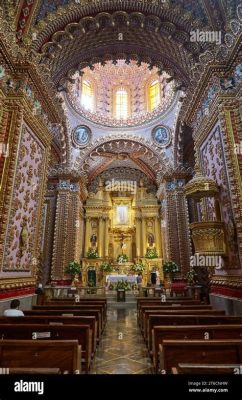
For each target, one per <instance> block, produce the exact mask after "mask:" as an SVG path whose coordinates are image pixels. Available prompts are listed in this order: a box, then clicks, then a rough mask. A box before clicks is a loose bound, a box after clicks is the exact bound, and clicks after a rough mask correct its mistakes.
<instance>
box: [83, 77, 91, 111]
mask: <svg viewBox="0 0 242 400" xmlns="http://www.w3.org/2000/svg"><path fill="white" fill-rule="evenodd" d="M81 104H82V106H83V107H84V108H86V109H87V110H90V111H94V110H93V108H94V90H93V85H92V83H91V82H90V81H88V80H83V81H82V88H81Z"/></svg>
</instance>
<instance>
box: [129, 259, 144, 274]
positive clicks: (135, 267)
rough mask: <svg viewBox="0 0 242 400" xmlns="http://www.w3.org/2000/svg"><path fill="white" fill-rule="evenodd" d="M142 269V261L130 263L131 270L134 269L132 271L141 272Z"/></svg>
mask: <svg viewBox="0 0 242 400" xmlns="http://www.w3.org/2000/svg"><path fill="white" fill-rule="evenodd" d="M144 269H145V266H144V264H143V263H142V261H139V262H137V263H136V264H134V265H132V267H131V271H134V272H143V271H144Z"/></svg>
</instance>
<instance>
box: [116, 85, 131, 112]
mask: <svg viewBox="0 0 242 400" xmlns="http://www.w3.org/2000/svg"><path fill="white" fill-rule="evenodd" d="M128 114H129V96H128V91H127V90H126V89H124V88H119V89H118V90H117V91H116V94H115V116H116V118H117V119H127V118H128Z"/></svg>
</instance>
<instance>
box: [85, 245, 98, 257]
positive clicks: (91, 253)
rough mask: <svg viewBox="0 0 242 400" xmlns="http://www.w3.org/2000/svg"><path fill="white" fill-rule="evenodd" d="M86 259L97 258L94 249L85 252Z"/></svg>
mask: <svg viewBox="0 0 242 400" xmlns="http://www.w3.org/2000/svg"><path fill="white" fill-rule="evenodd" d="M87 258H98V252H97V250H96V249H94V248H92V247H90V249H89V250H88V252H87Z"/></svg>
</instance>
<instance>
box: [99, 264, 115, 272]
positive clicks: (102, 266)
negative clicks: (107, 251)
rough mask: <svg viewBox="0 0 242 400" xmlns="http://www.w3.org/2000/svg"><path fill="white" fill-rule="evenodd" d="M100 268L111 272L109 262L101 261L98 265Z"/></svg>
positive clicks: (111, 268)
mask: <svg viewBox="0 0 242 400" xmlns="http://www.w3.org/2000/svg"><path fill="white" fill-rule="evenodd" d="M100 270H101V271H103V272H112V270H113V267H112V265H111V264H110V263H109V262H103V263H102V264H101V265H100Z"/></svg>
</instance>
